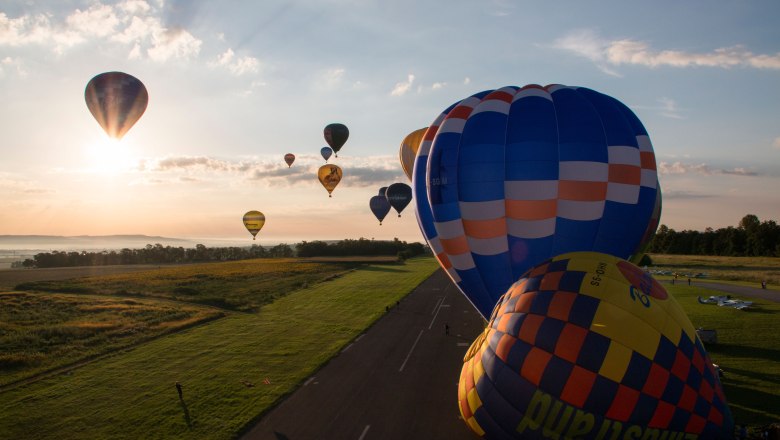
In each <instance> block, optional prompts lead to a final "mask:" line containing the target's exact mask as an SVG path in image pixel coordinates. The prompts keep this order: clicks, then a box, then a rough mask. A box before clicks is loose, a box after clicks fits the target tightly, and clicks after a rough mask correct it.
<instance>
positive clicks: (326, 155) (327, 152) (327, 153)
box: [320, 147, 333, 162]
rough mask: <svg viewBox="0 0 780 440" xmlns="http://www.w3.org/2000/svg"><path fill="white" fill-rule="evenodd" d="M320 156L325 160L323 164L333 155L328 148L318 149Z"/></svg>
mask: <svg viewBox="0 0 780 440" xmlns="http://www.w3.org/2000/svg"><path fill="white" fill-rule="evenodd" d="M320 154H321V155H322V158H323V159H325V162H327V161H328V159H330V156H331V155H332V154H333V150H332V149H331V148H330V147H322V148H320Z"/></svg>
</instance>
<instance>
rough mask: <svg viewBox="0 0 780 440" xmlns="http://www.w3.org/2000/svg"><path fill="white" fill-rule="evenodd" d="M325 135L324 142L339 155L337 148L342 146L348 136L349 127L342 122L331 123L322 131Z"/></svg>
mask: <svg viewBox="0 0 780 440" xmlns="http://www.w3.org/2000/svg"><path fill="white" fill-rule="evenodd" d="M323 134H324V135H325V142H327V143H328V145H330V147H331V148H333V151H334V152H335V153H336V157H339V150H341V147H342V146H344V143H345V142H347V138H349V129H348V128H347V126H346V125H344V124H339V123H333V124H328V125H327V126H326V127H325V130H324V132H323Z"/></svg>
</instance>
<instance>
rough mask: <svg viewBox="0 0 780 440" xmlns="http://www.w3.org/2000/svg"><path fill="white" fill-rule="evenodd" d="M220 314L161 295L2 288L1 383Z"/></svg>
mask: <svg viewBox="0 0 780 440" xmlns="http://www.w3.org/2000/svg"><path fill="white" fill-rule="evenodd" d="M221 316H224V313H222V312H221V311H219V310H215V309H212V308H206V307H194V306H188V305H182V304H172V303H169V302H162V301H149V300H142V299H140V300H139V299H130V298H106V297H98V296H92V295H65V294H53V295H46V294H33V293H27V292H2V293H0V348H2V350H0V387H1V386H3V385H6V384H8V383H10V382H14V381H16V380H20V379H24V378H27V377H30V376H34V375H36V374H39V373H41V372H44V371H47V370H51V369H54V368H57V367H61V366H63V365H68V364H71V363H74V362H77V361H81V360H84V359H86V358H91V357H95V356H98V355H101V354H104V353H107V352H109V351H113V350H117V349H119V348H123V347H128V346H131V345H133V344H137V343H139V342H142V341H145V340H148V339H150V338H153V337H156V336H160V335H162V334H166V333H171V332H175V331H177V330H180V329H182V328H185V327H189V326H193V325H196V324H198V323H201V322H204V321H207V320H210V319H215V318H218V317H221Z"/></svg>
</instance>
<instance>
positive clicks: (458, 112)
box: [445, 105, 474, 119]
mask: <svg viewBox="0 0 780 440" xmlns="http://www.w3.org/2000/svg"><path fill="white" fill-rule="evenodd" d="M473 110H474V108H473V107H467V106H465V105H459V106H457V107H455V108H454V109H452V111H451V112H449V113H448V114H447V117H446V118H445V119H468V118H469V115H471V112H472V111H473Z"/></svg>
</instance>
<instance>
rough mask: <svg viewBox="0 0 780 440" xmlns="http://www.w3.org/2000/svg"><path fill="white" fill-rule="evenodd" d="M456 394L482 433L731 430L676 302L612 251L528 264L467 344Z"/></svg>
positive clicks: (704, 435)
mask: <svg viewBox="0 0 780 440" xmlns="http://www.w3.org/2000/svg"><path fill="white" fill-rule="evenodd" d="M458 403H459V407H460V412H461V415H462V416H463V419H464V420H465V422H466V424H467V425H468V426H469V428H471V430H473V431H474V432H475V433H477V434H478V435H480V436H482V437H484V438H488V439H509V438H515V439H521V438H522V439H543V438H548V439H615V438H621V439H622V438H636V439H640V438H653V439H660V438H664V439H678V438H679V439H682V438H685V439H690V438H700V439H728V438H732V433H733V429H734V423H733V420H732V417H731V412H730V410H729V408H728V406H727V404H726V398H725V396H724V395H723V388H722V386H721V384H720V381H719V379H718V375H717V373H716V371H715V369H714V367H713V365H712V361H711V360H710V359H709V357H708V355H707V353H706V351H705V350H704V346H703V345H702V342H701V340H699V338H698V337H697V335H696V331H695V329H694V327H693V325H692V324H691V322H690V320H689V319H688V317H687V315H686V314H685V312H684V311H683V310H682V308H681V307H680V305H679V304H678V303H677V302H676V301H675V300H674V298H673V297H671V296H669V295H668V294H667V292H666V290H665V289H664V288H663V287H662V286H661V285H660V284H659V283H658V282H657V281H656V280H654V279H653V278H652V277H651V276H650V275H649V274H647V273H645V272H643V271H642V270H641V269H640V268H639V267H637V266H635V265H633V264H631V263H629V262H627V261H625V260H622V259H620V258H616V257H614V256H610V255H606V254H601V253H596V252H572V253H568V254H563V255H559V256H557V257H554V258H552V259H549V260H547V261H545V262H543V263H541V264H539V265H537V266H535V267H533V268H531V269H530V270H529V271H528V272H526V273H525V274H524V275H523V276H522V277H520V279H519V280H518V281H517V282H516V283H515V284H513V285H512V286H511V287H510V288H509V290H508V291H507V292H506V293H505V294H504V295H503V296H502V297H501V298H500V299H499V301H498V303H497V304H496V306H495V308H494V310H493V313H492V315H491V319H490V322H489V324H488V327H487V328H486V329H485V331H484V333H483V334H482V335H480V337H478V338H477V340H476V341H475V342H474V343H473V344H472V346H471V348H470V349H469V351H468V353H467V355H466V357H465V359H464V364H463V368H462V370H461V377H460V383H459V386H458Z"/></svg>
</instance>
